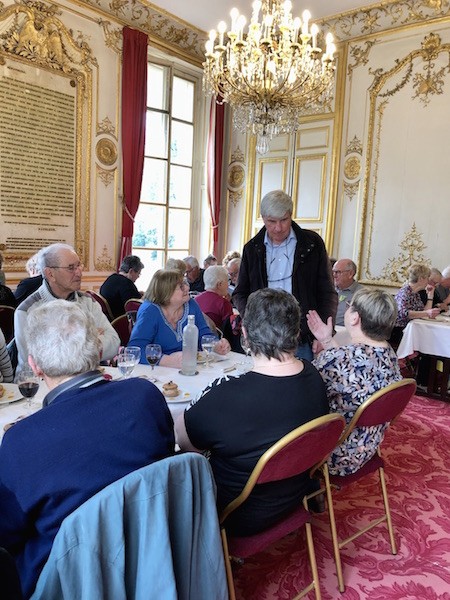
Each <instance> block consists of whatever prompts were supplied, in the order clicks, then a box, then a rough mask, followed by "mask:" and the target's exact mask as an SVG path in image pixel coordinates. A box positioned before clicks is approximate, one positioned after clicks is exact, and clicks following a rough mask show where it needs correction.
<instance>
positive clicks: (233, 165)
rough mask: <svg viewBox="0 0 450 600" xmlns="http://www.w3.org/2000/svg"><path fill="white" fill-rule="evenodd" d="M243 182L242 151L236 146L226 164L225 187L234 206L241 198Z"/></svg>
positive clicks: (243, 165) (243, 163) (243, 164)
mask: <svg viewBox="0 0 450 600" xmlns="http://www.w3.org/2000/svg"><path fill="white" fill-rule="evenodd" d="M244 184H245V162H244V153H243V152H242V150H241V149H240V148H239V146H237V147H236V149H235V150H234V152H232V154H231V160H230V164H229V165H228V175H227V189H228V197H229V199H230V202H231V204H233V206H234V207H236V206H237V204H238V203H239V202H240V200H242V196H243V194H244Z"/></svg>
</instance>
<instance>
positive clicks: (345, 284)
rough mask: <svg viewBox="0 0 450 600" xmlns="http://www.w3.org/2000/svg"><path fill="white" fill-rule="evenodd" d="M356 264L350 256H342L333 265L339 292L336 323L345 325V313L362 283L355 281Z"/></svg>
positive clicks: (335, 283)
mask: <svg viewBox="0 0 450 600" xmlns="http://www.w3.org/2000/svg"><path fill="white" fill-rule="evenodd" d="M355 275H356V265H355V263H354V262H353V261H352V260H350V258H341V259H340V260H338V261H337V262H335V263H334V265H333V278H334V286H335V288H336V292H337V294H338V302H339V303H338V308H337V313H336V325H344V315H345V311H346V310H347V306H348V303H350V302H351V301H352V298H353V294H354V293H355V292H356V290H358V289H360V288H361V287H362V285H361V284H360V283H358V282H357V281H355Z"/></svg>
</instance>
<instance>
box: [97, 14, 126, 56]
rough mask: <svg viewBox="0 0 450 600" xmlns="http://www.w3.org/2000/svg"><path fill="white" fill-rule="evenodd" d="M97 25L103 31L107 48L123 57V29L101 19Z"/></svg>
mask: <svg viewBox="0 0 450 600" xmlns="http://www.w3.org/2000/svg"><path fill="white" fill-rule="evenodd" d="M97 23H98V24H99V25H100V27H101V28H102V29H103V35H104V38H105V46H106V47H107V48H110V49H111V50H113V51H114V52H115V53H116V54H118V55H119V56H120V57H122V40H123V38H122V28H119V27H114V25H113V24H112V23H110V22H109V21H105V20H104V19H99V20H98V21H97Z"/></svg>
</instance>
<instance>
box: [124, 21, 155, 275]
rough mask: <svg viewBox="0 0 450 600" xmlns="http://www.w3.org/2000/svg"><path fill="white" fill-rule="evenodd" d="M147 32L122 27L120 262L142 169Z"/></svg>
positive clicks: (128, 245) (128, 241)
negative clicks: (121, 204)
mask: <svg viewBox="0 0 450 600" xmlns="http://www.w3.org/2000/svg"><path fill="white" fill-rule="evenodd" d="M147 41H148V40H147V35H146V34H145V33H142V32H141V31H137V30H136V29H131V28H130V27H124V29H123V54H122V157H123V212H122V243H121V248H120V256H119V263H118V264H119V265H120V263H121V262H122V259H123V258H124V256H127V255H128V254H131V247H132V245H131V240H132V237H133V228H134V217H135V216H136V212H137V209H138V206H139V199H140V194H141V185H142V172H143V170H144V145H145V117H146V109H147Z"/></svg>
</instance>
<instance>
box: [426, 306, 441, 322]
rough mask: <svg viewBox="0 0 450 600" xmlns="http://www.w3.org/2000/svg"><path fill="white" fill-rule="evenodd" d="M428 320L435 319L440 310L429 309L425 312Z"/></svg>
mask: <svg viewBox="0 0 450 600" xmlns="http://www.w3.org/2000/svg"><path fill="white" fill-rule="evenodd" d="M425 312H426V313H427V315H428V317H429V318H430V319H435V318H436V317H437V316H438V314H439V313H440V312H441V309H440V308H429V309H428V310H426V311H425Z"/></svg>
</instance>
